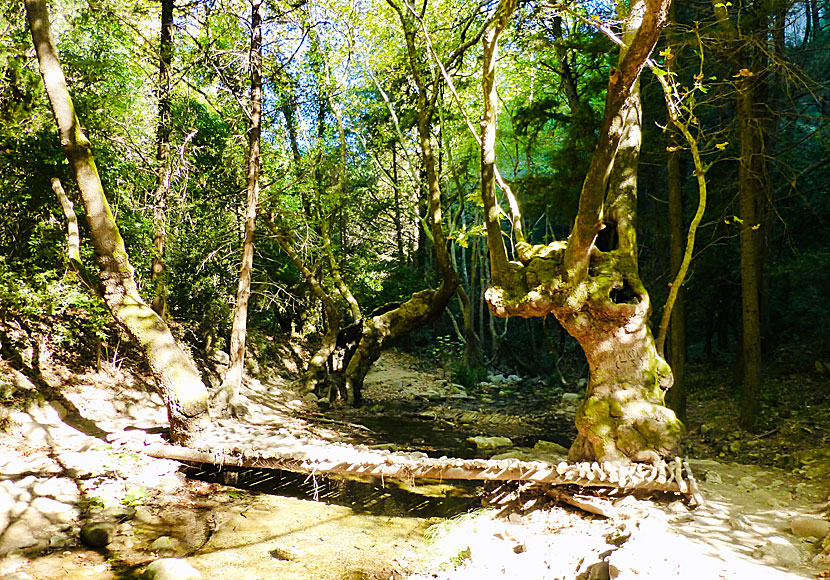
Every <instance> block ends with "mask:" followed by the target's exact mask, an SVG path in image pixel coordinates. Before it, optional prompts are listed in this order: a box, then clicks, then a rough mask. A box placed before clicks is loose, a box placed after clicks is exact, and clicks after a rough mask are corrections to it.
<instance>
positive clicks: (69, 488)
mask: <svg viewBox="0 0 830 580" xmlns="http://www.w3.org/2000/svg"><path fill="white" fill-rule="evenodd" d="M32 493H33V494H35V495H39V496H42V497H51V498H54V499H56V500H58V501H61V502H63V503H77V502H79V501H80V500H81V492H80V491H79V490H78V485H77V484H76V483H75V482H73V481H72V480H71V479H68V478H66V477H50V478H49V479H43V480H40V481H38V482H37V483H35V484H34V485H33V486H32Z"/></svg>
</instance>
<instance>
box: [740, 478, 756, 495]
mask: <svg viewBox="0 0 830 580" xmlns="http://www.w3.org/2000/svg"><path fill="white" fill-rule="evenodd" d="M738 485H740V486H741V487H742V488H744V489H746V490H747V491H754V490H755V489H756V488H757V487H758V483H757V482H756V481H755V478H754V477H752V476H751V475H745V476H744V477H742V478H741V479H740V480H739V481H738Z"/></svg>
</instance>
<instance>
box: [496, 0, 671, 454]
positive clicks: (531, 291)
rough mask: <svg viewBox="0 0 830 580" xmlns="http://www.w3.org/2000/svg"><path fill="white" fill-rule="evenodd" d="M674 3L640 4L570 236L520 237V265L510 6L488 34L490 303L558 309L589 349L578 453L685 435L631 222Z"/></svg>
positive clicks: (667, 447)
mask: <svg viewBox="0 0 830 580" xmlns="http://www.w3.org/2000/svg"><path fill="white" fill-rule="evenodd" d="M668 5H669V2H668V1H667V0H645V1H642V2H632V6H631V8H630V11H629V13H628V14H627V15H626V17H625V22H626V31H625V32H626V33H625V36H624V38H623V41H624V43H625V45H626V49H625V50H623V51H622V52H621V55H620V60H619V63H618V65H617V66H616V67H615V68H612V69H611V71H610V74H609V82H608V88H607V92H606V99H605V113H604V116H603V119H602V123H601V125H600V129H599V134H598V139H597V145H596V149H595V151H594V154H593V157H592V159H591V164H590V167H589V169H588V173H587V175H586V177H585V181H584V182H583V185H582V190H581V193H580V197H579V209H578V213H577V217H576V220H575V222H574V225H573V227H572V229H571V235H570V237H569V239H568V241H567V242H553V243H550V244H545V245H531V244H529V243H528V242H525V241H522V240H518V241H517V242H516V244H515V247H516V258H517V259H516V260H514V261H509V260H508V257H507V254H506V249H505V247H504V243H503V241H502V233H501V226H500V224H499V215H500V210H499V208H498V205H497V203H496V196H495V186H494V183H495V175H494V170H493V169H494V164H495V155H494V152H493V151H492V149H491V146H492V145H491V144H492V141H493V135H494V133H495V132H494V129H495V127H494V125H495V118H496V117H495V114H494V111H495V110H496V107H497V99H496V93H495V90H494V89H493V88H492V87H493V86H494V83H495V76H494V75H495V62H496V42H497V38H498V34H499V32H500V31H501V30H502V29H503V27H504V26H505V25H506V23H507V20H508V18H509V17H510V14H511V13H512V11H513V9H514V6H515V3H514V2H511V1H510V0H502V1H501V2H500V3H499V5H498V7H497V9H496V15H495V17H494V18H493V20H492V22H491V24H490V29H489V30H488V32H487V33H485V35H484V37H483V38H484V43H485V45H484V54H485V58H484V61H483V71H484V72H483V87H484V121H483V122H482V200H483V202H484V208H485V216H486V219H487V233H488V246H489V250H490V261H491V270H492V273H493V275H492V285H491V287H490V288H489V289H488V290H487V301H488V304H489V306H490V310H491V312H493V313H494V314H496V315H497V316H522V317H531V316H545V315H547V314H549V313H552V314H554V315H555V316H556V318H557V319H558V320H559V322H560V323H561V324H562V325H563V326H564V328H565V329H566V330H567V331H568V332H569V333H570V334H571V335H572V336H573V337H574V338H576V339H577V341H579V343H580V345H581V346H582V348H583V350H584V352H585V355H586V357H587V359H588V364H589V369H590V381H589V383H588V387H587V391H586V394H585V399H584V401H583V403H582V404H581V406H580V408H579V411H578V413H577V417H576V425H577V430H578V435H577V438H576V440H575V441H574V443H573V445H572V447H571V450H570V459H573V460H576V459H593V460H597V461H623V462H628V461H655V460H657V459H659V458H660V456H665V455H667V454H669V453H671V452H672V451H673V450H674V448H675V447H676V445H677V443H678V441H679V438H680V436H681V435H682V433H683V426H682V424H681V423H680V421H679V420H678V419H677V417H676V416H675V414H674V412H672V411H671V410H670V409H668V408H666V407H665V406H664V402H665V398H664V397H665V391H666V389H668V388H669V387H670V386H671V384H672V375H671V369H670V368H669V366H668V364H667V363H666V362H665V361H664V360H663V358H662V357H661V356H659V354H658V353H657V350H656V348H655V344H654V339H653V337H652V334H651V330H650V328H649V326H648V317H649V314H650V310H651V305H650V300H649V296H648V293H647V291H646V289H645V287H644V285H643V283H642V281H641V280H640V277H639V275H638V267H637V243H636V231H635V227H634V217H635V212H636V206H635V201H636V174H637V152H638V150H639V136H640V114H641V113H640V99H639V90H638V78H639V75H640V72H641V71H642V69H643V67H644V66H645V63H646V60H647V59H648V57H649V55H650V54H651V52H652V50H653V49H654V46H655V44H656V42H657V40H658V38H659V35H660V31H661V29H662V27H663V25H664V23H665V21H666V17H667V11H668ZM515 219H516V218H515V217H514V226H515Z"/></svg>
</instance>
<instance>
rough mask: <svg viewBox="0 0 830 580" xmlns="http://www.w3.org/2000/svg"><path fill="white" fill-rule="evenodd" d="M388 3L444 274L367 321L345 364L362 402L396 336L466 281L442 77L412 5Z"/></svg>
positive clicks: (437, 310) (426, 318)
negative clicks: (439, 129)
mask: <svg viewBox="0 0 830 580" xmlns="http://www.w3.org/2000/svg"><path fill="white" fill-rule="evenodd" d="M387 3H388V4H389V5H390V7H391V8H392V9H393V10H394V11H395V13H396V14H397V15H398V17H399V19H400V22H401V27H402V30H403V33H404V38H405V41H406V48H407V56H408V64H409V72H410V74H411V75H412V77H413V79H414V81H415V84H416V86H417V87H418V101H417V113H418V140H419V144H420V148H421V158H422V163H423V167H422V171H423V174H424V176H425V178H426V183H427V196H426V199H427V208H428V211H427V228H425V231H426V232H427V235H428V237H429V238H430V240H431V242H432V245H433V249H434V251H435V262H436V265H437V266H438V271H439V273H440V275H441V285H440V286H439V288H438V289H437V290H422V291H420V292H416V293H414V294H413V295H412V297H411V298H410V299H409V300H407V301H406V302H404V303H403V304H401V305H399V306H397V307H395V308H393V309H391V310H388V311H386V312H383V313H382V314H379V315H376V316H369V317H366V318H364V319H363V320H362V322H361V334H360V339H359V341H358V342H357V345H356V347H355V348H354V350H353V351H351V352H350V353H349V356H348V358H347V360H348V364H347V365H346V367H345V388H346V392H347V396H348V399H349V401H350V402H352V403H353V404H355V405H359V404H360V403H361V399H362V396H361V389H362V386H363V380H364V378H365V377H366V373H367V372H368V371H369V369H370V368H371V366H372V364H373V363H374V362H375V361H376V360H377V359H378V358H379V357H380V353H381V350H382V349H383V347H384V345H385V344H386V343H387V342H388V341H389V340H392V339H394V338H397V337H399V336H403V335H405V334H407V333H409V332H411V331H413V330H415V329H416V328H418V327H420V326H423V325H424V324H427V323H428V322H430V321H432V320H434V319H435V318H436V317H437V316H438V315H440V314H441V313H442V312H443V310H444V308H446V306H447V304H448V303H449V301H450V298H452V296H453V294H454V293H455V290H456V288H457V287H458V285H459V284H460V280H459V277H458V274H457V273H456V270H455V268H454V267H453V265H452V260H451V258H450V255H449V251H448V250H447V240H446V237H445V235H444V226H443V218H442V208H441V188H440V184H439V181H438V173H437V170H436V160H435V155H434V152H433V148H432V120H433V117H434V113H435V103H436V99H437V98H438V94H439V93H438V90H437V84H438V83H437V80H438V78H437V77H436V78H434V79H432V81H433V83H432V90H430V88H429V87H428V86H427V82H426V80H425V79H424V78H423V68H424V67H423V64H424V61H423V59H422V54H421V52H420V50H419V48H418V47H419V46H420V43H419V42H418V40H417V31H416V16H415V15H414V14H413V13H412V12H411V7H409V6H407V5H406V4H405V3H398V2H397V1H396V0H387ZM471 44H472V43H471V42H469V41H468V42H467V43H466V44H465V45H462V46H459V47H458V48H457V49H456V51H454V57H453V58H460V57H461V56H462V55H463V53H464V50H465V49H466V47H469V46H470V45H471Z"/></svg>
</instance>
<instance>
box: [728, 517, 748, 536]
mask: <svg viewBox="0 0 830 580" xmlns="http://www.w3.org/2000/svg"><path fill="white" fill-rule="evenodd" d="M726 524H727V525H728V526H729V527H730V528H732V529H733V530H738V531H741V532H748V531H749V530H751V529H752V524H751V523H750V521H749V520H747V519H746V517H745V516H744V515H743V514H735V515H732V516H730V517H729V519H728V520H726Z"/></svg>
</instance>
